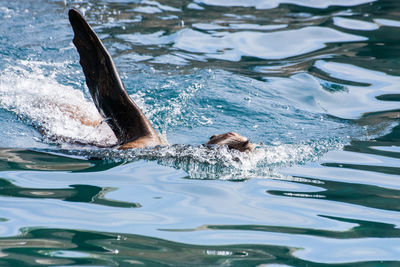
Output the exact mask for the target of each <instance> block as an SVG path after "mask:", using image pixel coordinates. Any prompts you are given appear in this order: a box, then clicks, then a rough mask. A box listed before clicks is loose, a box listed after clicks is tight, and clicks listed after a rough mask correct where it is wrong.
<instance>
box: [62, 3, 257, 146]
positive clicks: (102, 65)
mask: <svg viewBox="0 0 400 267" xmlns="http://www.w3.org/2000/svg"><path fill="white" fill-rule="evenodd" d="M68 15H69V21H70V23H71V26H72V29H73V31H74V39H73V43H74V45H75V47H76V48H77V50H78V53H79V55H80V64H81V66H82V69H83V73H84V74H85V77H86V84H87V86H88V88H89V91H90V95H91V96H92V99H93V101H94V103H95V105H96V108H97V110H98V111H99V113H100V115H101V116H102V118H104V120H105V121H106V122H107V124H108V125H109V126H110V128H111V129H112V130H113V132H114V134H115V136H116V137H117V139H118V145H119V149H130V148H144V147H152V146H157V145H162V141H161V139H160V137H159V136H158V134H157V132H156V131H155V130H154V128H153V127H152V125H151V123H150V121H149V120H148V119H147V118H146V116H145V115H144V114H143V112H142V111H141V110H140V109H139V107H138V106H137V105H136V104H135V102H133V100H132V99H131V98H130V97H129V95H128V93H127V92H126V90H125V87H124V84H123V83H122V80H121V78H120V76H119V74H118V71H117V69H116V67H115V65H114V62H113V60H112V58H111V56H110V54H109V53H108V51H107V49H106V48H105V47H104V45H103V43H102V42H101V40H100V39H99V37H98V36H97V35H96V33H95V32H94V31H93V29H92V28H91V27H90V25H89V24H88V23H87V22H86V20H85V19H84V18H83V17H82V15H81V14H80V13H79V12H78V11H77V10H75V9H70V10H69V12H68ZM207 144H216V145H227V146H228V148H230V149H236V150H239V151H242V152H243V151H253V145H252V144H251V143H250V142H249V140H248V139H247V138H245V137H243V136H241V135H239V134H237V133H233V132H229V133H225V134H219V135H213V136H212V137H211V138H210V140H209V141H208V142H207Z"/></svg>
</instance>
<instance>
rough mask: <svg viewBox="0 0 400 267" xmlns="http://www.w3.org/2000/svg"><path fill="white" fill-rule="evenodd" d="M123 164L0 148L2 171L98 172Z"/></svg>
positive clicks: (0, 169)
mask: <svg viewBox="0 0 400 267" xmlns="http://www.w3.org/2000/svg"><path fill="white" fill-rule="evenodd" d="M121 164H122V162H112V163H110V162H107V161H104V160H87V159H77V158H70V157H65V156H59V155H54V154H52V153H45V152H38V151H33V150H24V149H11V148H0V171H14V170H15V171H21V170H30V171H35V170H36V171H71V172H97V171H105V170H108V169H111V168H114V167H116V166H118V165H121Z"/></svg>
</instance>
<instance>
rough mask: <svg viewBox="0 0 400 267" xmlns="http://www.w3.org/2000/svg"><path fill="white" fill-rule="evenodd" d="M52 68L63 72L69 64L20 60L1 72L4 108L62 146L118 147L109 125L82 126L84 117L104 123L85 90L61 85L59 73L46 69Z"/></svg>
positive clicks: (0, 100) (0, 79) (1, 103)
mask: <svg viewBox="0 0 400 267" xmlns="http://www.w3.org/2000/svg"><path fill="white" fill-rule="evenodd" d="M49 67H50V68H52V69H54V68H57V69H58V70H57V71H62V69H65V63H44V62H37V61H18V62H16V64H15V65H14V66H10V67H8V68H6V69H5V70H4V71H1V73H0V107H1V108H3V109H6V110H9V111H12V112H14V113H15V114H17V115H18V116H19V117H20V118H22V119H25V120H28V122H30V123H31V124H32V125H34V126H35V127H37V128H38V129H40V131H41V132H42V133H43V135H44V137H45V139H48V140H52V141H56V142H57V143H60V144H63V143H64V142H73V143H75V142H77V143H83V144H95V145H113V144H115V142H116V138H115V136H114V134H113V132H112V131H111V129H110V128H109V127H108V126H107V125H106V124H105V123H102V124H101V125H99V126H98V127H94V126H87V125H84V124H82V122H81V121H80V118H85V119H86V120H88V121H101V117H100V115H99V114H98V112H97V110H96V107H95V106H94V104H93V103H92V102H91V101H88V100H87V99H86V98H85V96H84V94H83V92H82V91H80V90H77V89H74V88H73V87H71V86H66V85H62V84H60V83H58V82H57V81H56V78H55V71H53V72H50V73H49V74H45V73H44V72H45V71H44V70H43V69H44V68H49ZM66 110H67V112H66ZM72 113H74V116H73V115H72ZM68 114H69V115H68ZM75 115H76V116H75Z"/></svg>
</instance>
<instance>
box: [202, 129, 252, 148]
mask: <svg viewBox="0 0 400 267" xmlns="http://www.w3.org/2000/svg"><path fill="white" fill-rule="evenodd" d="M206 144H215V145H220V146H223V145H226V146H228V148H229V149H236V150H239V151H240V152H245V151H250V152H252V151H253V150H254V145H253V144H252V143H250V141H249V139H247V138H246V137H244V136H241V135H239V134H237V133H234V132H229V133H224V134H214V135H213V136H211V137H210V140H209V141H208V142H207V143H206Z"/></svg>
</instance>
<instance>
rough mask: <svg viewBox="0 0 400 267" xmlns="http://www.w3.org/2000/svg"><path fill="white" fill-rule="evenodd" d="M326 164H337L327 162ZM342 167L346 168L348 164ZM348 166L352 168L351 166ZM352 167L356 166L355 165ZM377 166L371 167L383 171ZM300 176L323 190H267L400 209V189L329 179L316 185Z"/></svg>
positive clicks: (304, 180) (302, 196)
mask: <svg viewBox="0 0 400 267" xmlns="http://www.w3.org/2000/svg"><path fill="white" fill-rule="evenodd" d="M340 165H342V164H340ZM325 166H335V165H334V164H325ZM336 166H337V165H336ZM341 167H343V168H346V166H341ZM347 167H348V168H350V166H347ZM352 167H353V168H356V167H355V166H352ZM375 168H376V169H377V170H374V168H372V166H371V167H370V169H372V170H373V171H382V170H381V169H380V168H379V167H376V166H375ZM357 169H360V165H358V166H357ZM298 178H304V179H301V183H303V184H309V185H314V186H317V187H319V188H321V190H318V191H312V192H310V191H306V192H299V191H278V190H268V191H267V192H268V193H269V194H272V195H277V196H283V197H293V198H297V197H300V198H314V199H324V200H330V201H339V202H344V203H350V204H355V205H361V206H364V207H369V208H376V209H383V210H392V211H400V204H399V199H400V190H395V189H389V188H384V187H378V186H373V185H364V184H355V183H342V182H335V181H328V180H324V181H319V183H318V184H317V185H316V184H315V181H314V180H312V181H311V180H310V179H307V178H306V177H298ZM294 181H296V180H294Z"/></svg>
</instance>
